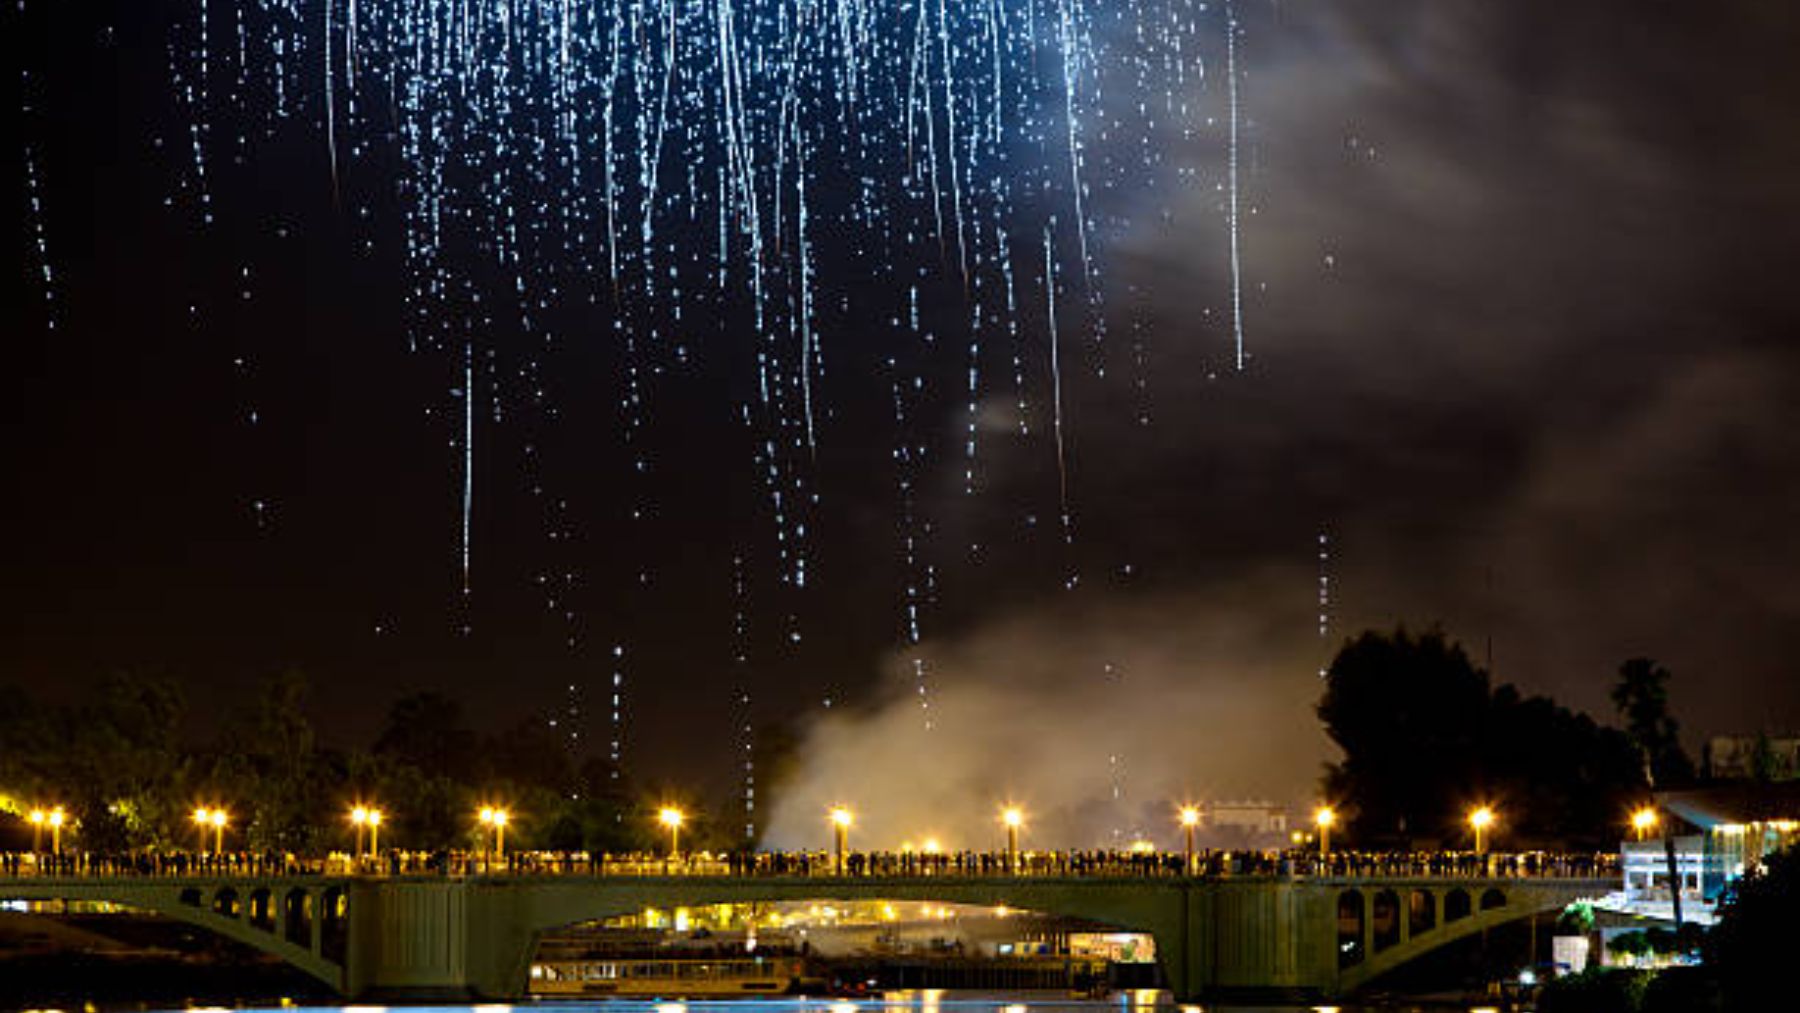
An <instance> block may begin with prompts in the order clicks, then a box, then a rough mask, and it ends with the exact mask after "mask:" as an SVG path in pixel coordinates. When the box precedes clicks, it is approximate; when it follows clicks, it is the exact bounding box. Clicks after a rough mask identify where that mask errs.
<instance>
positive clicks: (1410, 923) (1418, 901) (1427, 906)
mask: <svg viewBox="0 0 1800 1013" xmlns="http://www.w3.org/2000/svg"><path fill="white" fill-rule="evenodd" d="M1437 921H1438V915H1437V894H1435V893H1433V892H1432V891H1430V890H1427V889H1424V888H1423V887H1416V886H1415V887H1413V888H1412V889H1410V890H1408V891H1406V934H1407V936H1408V937H1409V938H1410V937H1412V936H1416V935H1418V934H1420V933H1421V932H1430V931H1431V930H1432V929H1435V928H1437Z"/></svg>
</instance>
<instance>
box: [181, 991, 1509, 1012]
mask: <svg viewBox="0 0 1800 1013" xmlns="http://www.w3.org/2000/svg"><path fill="white" fill-rule="evenodd" d="M515 1008H516V1009H518V1010H520V1011H522V1013H526V1011H529V1013H1413V1011H1418V1013H1501V1010H1502V1009H1503V1007H1499V1006H1495V1005H1466V1004H1442V1003H1438V1004H1423V1003H1418V1002H1394V1003H1384V1004H1380V1005H1366V1004H1365V1005H1350V1006H1241V1005H1214V1004H1210V1003H1209V1004H1206V1005H1204V1006H1202V1005H1196V1004H1189V1003H1179V1004H1178V1003H1175V1002H1173V1001H1172V1000H1170V999H1169V997H1168V994H1167V993H1151V992H1127V993H1120V994H1119V995H1117V996H1114V997H1113V998H1110V999H1064V998H1056V997H1049V998H1046V997H1044V996H1042V995H1041V994H1033V995H1019V996H1008V995H994V996H967V997H964V996H961V995H954V994H950V993H935V992H924V993H890V994H889V995H888V996H887V997H886V998H883V999H858V1000H848V999H739V1000H696V1001H684V1002H655V1001H636V1000H626V999H607V1000H600V1001H594V1002H582V1001H565V1000H556V1001H548V1002H530V1003H522V1004H519V1006H517V1007H514V1006H512V1005H509V1004H504V1003H498V1004H482V1005H410V1004H409V1005H406V1006H397V1007H392V1010H393V1013H511V1011H512V1010H514V1009H515ZM225 1009H251V1010H260V1009H261V1007H249V1006H238V1007H221V1006H194V1007H188V1008H186V1009H185V1010H178V1011H171V1013H201V1011H219V1010H225ZM387 1010H388V1007H383V1006H379V1005H352V1006H293V1005H283V1006H279V1007H269V1011H270V1013H386V1011H387Z"/></svg>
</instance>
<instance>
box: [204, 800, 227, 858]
mask: <svg viewBox="0 0 1800 1013" xmlns="http://www.w3.org/2000/svg"><path fill="white" fill-rule="evenodd" d="M209 820H210V822H211V823H212V828H213V854H215V855H222V854H224V853H225V824H227V823H229V822H231V817H230V816H228V815H226V814H225V810H223V809H214V810H213V811H212V813H211V814H210V816H209Z"/></svg>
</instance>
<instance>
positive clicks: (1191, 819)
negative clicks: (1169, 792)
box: [1181, 805, 1200, 876]
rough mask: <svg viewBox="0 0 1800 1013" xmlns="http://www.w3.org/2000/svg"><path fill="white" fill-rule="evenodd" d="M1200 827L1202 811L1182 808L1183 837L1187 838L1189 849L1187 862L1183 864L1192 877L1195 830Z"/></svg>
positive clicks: (1194, 808) (1186, 853)
mask: <svg viewBox="0 0 1800 1013" xmlns="http://www.w3.org/2000/svg"><path fill="white" fill-rule="evenodd" d="M1199 825H1200V810H1199V809H1198V808H1196V807H1194V806H1191V805H1189V806H1182V807H1181V829H1182V833H1183V835H1184V836H1185V838H1186V842H1185V843H1186V848H1187V850H1186V851H1185V852H1184V856H1185V858H1186V861H1185V862H1184V863H1183V865H1182V868H1184V869H1186V870H1187V873H1188V875H1190V876H1191V875H1193V874H1194V828H1195V827H1197V826H1199Z"/></svg>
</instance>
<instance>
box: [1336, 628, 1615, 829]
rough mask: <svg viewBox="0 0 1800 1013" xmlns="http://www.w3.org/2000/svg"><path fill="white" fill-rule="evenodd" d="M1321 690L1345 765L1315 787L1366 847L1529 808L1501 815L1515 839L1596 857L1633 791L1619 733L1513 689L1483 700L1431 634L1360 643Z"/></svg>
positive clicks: (1474, 673) (1371, 636) (1469, 670)
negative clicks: (1512, 802)
mask: <svg viewBox="0 0 1800 1013" xmlns="http://www.w3.org/2000/svg"><path fill="white" fill-rule="evenodd" d="M1326 680H1327V681H1326V690H1325V694H1324V696H1323V698H1322V699H1321V700H1320V702H1319V705H1318V713H1319V718H1320V720H1321V721H1323V722H1324V724H1325V730H1326V732H1327V733H1328V734H1329V735H1330V736H1331V738H1332V739H1333V740H1334V741H1335V742H1337V744H1338V745H1339V746H1340V747H1341V748H1342V749H1343V751H1344V759H1343V761H1342V762H1341V763H1338V764H1335V765H1332V766H1330V767H1329V768H1328V769H1327V773H1326V778H1325V785H1324V788H1325V792H1326V796H1327V797H1328V798H1330V799H1331V800H1332V801H1333V802H1334V803H1336V804H1337V805H1338V806H1340V807H1341V808H1342V809H1343V810H1344V811H1345V814H1346V816H1347V818H1348V819H1349V821H1350V826H1349V827H1348V830H1349V831H1350V832H1351V833H1352V834H1353V835H1354V836H1355V837H1356V838H1357V839H1358V840H1361V841H1364V842H1366V843H1369V844H1381V843H1390V842H1404V841H1407V840H1409V839H1410V838H1413V837H1417V836H1424V837H1438V838H1440V839H1444V840H1446V841H1450V842H1455V841H1456V840H1458V839H1459V838H1461V837H1462V836H1463V835H1464V833H1465V832H1466V831H1465V828H1464V822H1463V821H1464V814H1465V813H1466V812H1467V810H1468V807H1469V806H1470V805H1471V804H1473V803H1475V802H1478V801H1479V802H1496V803H1498V804H1500V805H1501V806H1502V808H1503V809H1504V808H1507V807H1506V801H1507V800H1508V799H1518V800H1521V801H1523V800H1525V799H1529V800H1530V802H1529V804H1528V805H1518V806H1514V807H1511V808H1510V809H1508V810H1507V816H1506V820H1505V824H1504V825H1505V828H1506V832H1507V833H1508V834H1509V835H1510V836H1512V838H1513V839H1514V840H1516V841H1521V842H1526V841H1531V842H1544V843H1548V842H1552V841H1554V842H1558V843H1561V844H1564V845H1581V846H1584V847H1585V846H1594V847H1600V846H1606V845H1610V844H1612V843H1616V841H1617V827H1616V825H1615V824H1616V822H1617V818H1618V813H1619V812H1620V811H1622V810H1623V809H1625V808H1626V807H1627V806H1628V804H1629V802H1630V801H1631V799H1632V798H1634V797H1636V796H1638V795H1641V793H1642V791H1643V788H1644V783H1643V780H1642V777H1641V774H1640V771H1639V765H1638V762H1637V759H1636V753H1635V752H1634V750H1633V748H1632V745H1631V743H1630V741H1629V740H1628V739H1627V738H1626V737H1625V735H1624V734H1623V733H1620V732H1618V731H1616V730H1613V729H1607V728H1601V727H1600V726H1599V725H1598V724H1596V723H1595V722H1594V721H1593V720H1592V719H1591V718H1589V717H1588V716H1586V715H1585V714H1578V713H1575V712H1573V711H1570V710H1569V709H1567V708H1565V707H1560V706H1558V705H1557V704H1556V702H1555V701H1554V700H1551V699H1549V698H1547V697H1541V696H1530V697H1528V696H1524V695H1523V694H1521V693H1520V692H1519V690H1518V689H1517V688H1516V687H1513V686H1511V685H1501V686H1499V687H1496V688H1494V689H1492V690H1490V689H1489V687H1488V677H1487V673H1485V672H1483V671H1481V670H1480V669H1478V668H1476V667H1475V665H1474V664H1473V663H1472V662H1471V661H1470V660H1469V657H1468V655H1467V653H1466V652H1464V651H1463V649H1462V648H1461V647H1460V646H1457V645H1456V644H1453V643H1451V642H1450V641H1448V640H1447V639H1446V638H1445V636H1444V635H1443V634H1442V633H1440V632H1437V631H1432V632H1430V633H1427V634H1425V635H1423V636H1420V637H1417V638H1414V637H1413V636H1411V635H1409V634H1408V633H1407V632H1406V630H1405V629H1404V628H1402V629H1398V630H1395V631H1394V633H1392V634H1381V633H1376V632H1374V631H1369V632H1366V633H1364V634H1362V635H1361V636H1360V637H1358V638H1357V639H1355V640H1353V641H1350V642H1349V643H1347V644H1345V646H1344V648H1343V649H1342V650H1341V651H1339V653H1338V655H1337V657H1336V658H1335V659H1334V660H1333V661H1332V664H1331V667H1330V669H1329V670H1328V671H1327V673H1326Z"/></svg>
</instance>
